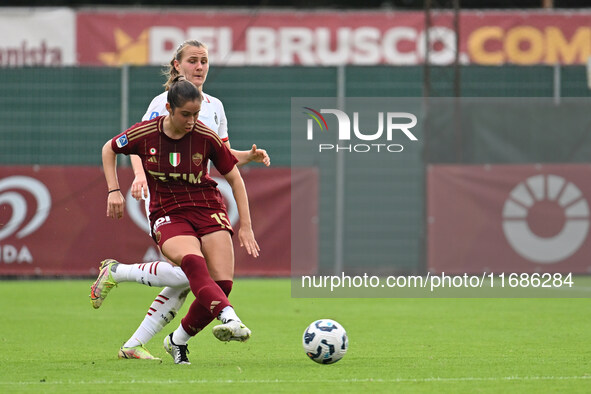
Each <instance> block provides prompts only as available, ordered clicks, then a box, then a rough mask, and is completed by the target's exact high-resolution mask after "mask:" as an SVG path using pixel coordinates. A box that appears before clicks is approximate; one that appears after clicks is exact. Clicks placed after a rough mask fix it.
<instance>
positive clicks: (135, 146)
mask: <svg viewBox="0 0 591 394" xmlns="http://www.w3.org/2000/svg"><path fill="white" fill-rule="evenodd" d="M164 118H165V116H159V117H157V118H154V119H151V120H147V121H144V122H141V123H137V124H135V125H133V126H131V127H130V128H129V129H127V130H126V131H125V132H123V133H121V134H119V135H118V136H116V137H114V138H113V139H112V140H111V147H112V148H113V151H114V152H115V153H123V154H125V155H130V154H134V155H138V156H140V157H141V159H142V163H143V165H144V171H145V172H146V178H147V181H148V189H149V190H150V220H151V221H152V222H153V221H154V220H155V219H157V218H159V217H161V216H163V215H165V214H167V213H169V212H171V211H172V210H174V209H177V208H182V207H188V206H190V207H208V208H222V209H225V206H224V203H223V202H222V196H221V193H220V192H219V190H218V189H217V188H216V186H217V183H216V182H215V181H214V180H213V179H211V177H210V176H209V174H208V172H207V164H208V161H209V160H211V162H212V163H213V165H214V166H215V167H216V168H217V170H218V171H219V172H220V174H222V175H225V174H227V173H228V172H230V171H231V170H232V168H234V165H235V164H236V163H237V161H238V160H236V158H235V157H234V155H232V153H231V152H230V150H229V149H228V148H227V147H226V145H225V144H224V143H223V142H222V140H221V139H220V137H219V136H218V135H217V134H216V133H215V132H214V131H213V130H211V129H210V128H208V127H207V126H205V125H204V124H203V123H201V122H200V121H197V123H196V124H195V126H194V127H193V130H191V132H189V133H187V134H186V135H185V136H183V137H182V138H181V139H178V140H174V139H172V138H170V137H168V136H167V135H166V134H164V129H163V122H164Z"/></svg>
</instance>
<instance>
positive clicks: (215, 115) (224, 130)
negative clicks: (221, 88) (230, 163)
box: [142, 90, 228, 142]
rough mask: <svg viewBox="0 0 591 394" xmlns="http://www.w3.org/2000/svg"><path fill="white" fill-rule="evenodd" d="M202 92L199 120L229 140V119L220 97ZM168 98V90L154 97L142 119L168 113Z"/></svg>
mask: <svg viewBox="0 0 591 394" xmlns="http://www.w3.org/2000/svg"><path fill="white" fill-rule="evenodd" d="M202 94H203V101H202V102H201V111H199V120H200V121H202V122H203V123H204V124H205V125H206V126H207V127H209V128H210V129H212V130H213V131H215V132H216V133H218V135H219V136H220V138H221V139H222V141H224V142H226V141H228V120H227V119H226V112H225V111H224V105H223V104H222V102H221V101H220V100H219V99H217V98H215V97H213V96H210V95H209V94H206V93H202ZM167 100H168V90H167V91H165V92H163V93H162V94H159V95H158V96H156V97H154V99H153V100H152V102H151V103H150V105H149V106H148V110H147V111H146V113H145V114H144V116H143V117H142V120H150V119H154V118H155V117H157V116H160V115H166V114H167V112H166V102H167Z"/></svg>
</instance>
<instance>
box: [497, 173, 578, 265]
mask: <svg viewBox="0 0 591 394" xmlns="http://www.w3.org/2000/svg"><path fill="white" fill-rule="evenodd" d="M536 219H537V220H536ZM503 232H504V234H505V237H506V238H507V241H508V242H509V244H510V245H511V247H512V248H513V250H515V252H517V253H518V254H519V255H520V256H521V257H523V258H525V259H527V260H530V261H533V262H536V263H540V264H553V263H558V262H560V261H563V260H565V259H567V258H569V257H570V256H572V255H573V254H574V253H575V252H577V251H578V250H579V249H580V248H581V246H582V245H583V243H584V242H585V239H586V238H587V233H588V232H589V205H588V203H587V200H586V199H585V197H584V196H583V193H582V192H581V190H580V189H579V188H578V187H577V186H576V185H575V184H574V183H572V182H569V181H568V180H566V179H565V178H563V177H561V176H558V175H551V174H549V175H535V176H532V177H529V178H527V179H526V180H525V181H523V182H521V183H519V184H518V185H517V186H515V188H514V189H513V190H511V193H510V194H509V197H508V198H507V200H506V201H505V204H504V207H503Z"/></svg>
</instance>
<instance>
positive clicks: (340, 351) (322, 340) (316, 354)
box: [303, 319, 349, 364]
mask: <svg viewBox="0 0 591 394" xmlns="http://www.w3.org/2000/svg"><path fill="white" fill-rule="evenodd" d="M303 345H304V350H305V351H306V354H307V355H308V357H310V358H311V359H312V360H314V361H316V362H317V363H319V364H332V363H336V362H337V361H339V360H340V359H341V358H343V356H344V355H345V353H347V348H348V347H349V341H348V339H347V332H346V331H345V329H344V328H343V326H342V325H340V324H339V323H337V322H336V321H334V320H330V319H321V320H316V321H315V322H313V323H312V324H310V325H309V326H308V327H307V328H306V331H304V338H303Z"/></svg>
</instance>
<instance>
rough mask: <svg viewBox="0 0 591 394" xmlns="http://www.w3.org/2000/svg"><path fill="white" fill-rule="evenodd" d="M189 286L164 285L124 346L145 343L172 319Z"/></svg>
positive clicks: (187, 292) (180, 305)
mask: <svg viewBox="0 0 591 394" xmlns="http://www.w3.org/2000/svg"><path fill="white" fill-rule="evenodd" d="M190 290H191V289H190V288H188V287H187V288H177V287H166V288H164V289H163V290H162V291H161V292H160V294H158V295H157V296H156V299H155V300H154V302H152V305H150V309H148V313H147V314H146V317H144V320H143V321H142V323H141V324H140V326H139V327H138V328H137V330H136V331H135V332H134V333H133V335H132V336H131V337H130V338H129V339H128V340H127V342H125V344H124V345H123V346H124V347H134V346H139V345H145V344H146V343H148V341H149V340H150V339H152V337H154V335H156V334H158V333H159V332H160V330H162V329H163V328H164V326H166V325H167V324H168V323H170V322H171V321H172V319H174V317H175V316H176V314H177V312H178V310H179V309H180V308H181V307H182V306H183V303H184V302H185V300H186V299H187V294H189V291H190Z"/></svg>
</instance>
